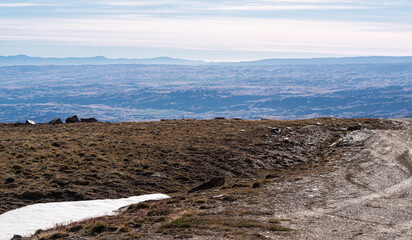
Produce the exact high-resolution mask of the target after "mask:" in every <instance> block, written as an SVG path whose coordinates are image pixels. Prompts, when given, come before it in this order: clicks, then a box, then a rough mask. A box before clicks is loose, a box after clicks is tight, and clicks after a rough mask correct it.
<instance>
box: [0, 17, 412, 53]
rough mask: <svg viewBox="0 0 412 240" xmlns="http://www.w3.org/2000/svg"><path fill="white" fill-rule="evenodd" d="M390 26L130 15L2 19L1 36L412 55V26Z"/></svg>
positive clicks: (87, 42) (68, 41)
mask: <svg viewBox="0 0 412 240" xmlns="http://www.w3.org/2000/svg"><path fill="white" fill-rule="evenodd" d="M28 23H30V24H28ZM389 27H394V28H395V27H396V26H392V25H388V24H376V23H364V22H352V23H348V22H336V21H335V22H332V21H329V22H320V21H293V20H276V19H232V18H214V19H201V18H196V19H193V18H190V19H183V18H170V19H166V20H165V19H158V18H147V17H143V16H141V15H127V16H122V17H119V16H116V17H111V18H108V17H100V18H91V19H87V18H83V19H47V18H45V19H26V20H22V19H14V20H10V19H9V20H5V19H3V20H2V19H0V39H2V40H17V41H18V40H20V41H22V40H25V41H52V42H60V43H62V44H67V45H79V46H80V45H83V46H84V45H89V46H139V47H159V48H177V49H199V50H222V51H251V52H302V53H324V54H343V55H345V54H350V55H353V54H354V55H412V45H411V44H410V43H411V42H412V30H409V31H408V30H406V29H403V30H402V31H390V30H388V29H389ZM377 30H379V31H377Z"/></svg>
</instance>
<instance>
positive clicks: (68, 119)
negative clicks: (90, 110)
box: [66, 115, 80, 123]
mask: <svg viewBox="0 0 412 240" xmlns="http://www.w3.org/2000/svg"><path fill="white" fill-rule="evenodd" d="M78 122H80V120H79V118H78V117H77V116H76V115H73V116H72V117H68V118H66V123H78Z"/></svg>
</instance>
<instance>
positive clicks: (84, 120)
mask: <svg viewBox="0 0 412 240" xmlns="http://www.w3.org/2000/svg"><path fill="white" fill-rule="evenodd" d="M80 122H98V121H97V119H96V118H82V119H80Z"/></svg>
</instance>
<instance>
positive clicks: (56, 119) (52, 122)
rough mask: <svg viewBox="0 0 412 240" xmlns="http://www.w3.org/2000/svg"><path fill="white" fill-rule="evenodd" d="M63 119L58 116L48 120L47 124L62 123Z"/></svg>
mask: <svg viewBox="0 0 412 240" xmlns="http://www.w3.org/2000/svg"><path fill="white" fill-rule="evenodd" d="M62 123H63V121H62V120H61V119H60V118H55V119H53V120H50V122H49V124H62Z"/></svg>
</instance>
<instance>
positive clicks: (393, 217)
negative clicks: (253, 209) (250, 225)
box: [258, 119, 412, 239]
mask: <svg viewBox="0 0 412 240" xmlns="http://www.w3.org/2000/svg"><path fill="white" fill-rule="evenodd" d="M394 121H398V122H401V123H402V124H404V125H405V127H404V129H402V130H367V129H366V130H361V131H354V132H351V133H349V134H348V135H347V136H346V137H344V138H343V139H341V140H340V141H339V143H338V144H336V145H337V147H341V148H342V149H343V151H342V154H341V157H340V158H338V159H335V160H333V161H332V162H331V167H332V168H333V169H334V170H333V171H331V172H329V173H325V174H317V173H316V174H315V173H314V174H312V175H309V176H305V177H303V178H302V179H300V180H298V181H294V182H285V183H275V184H272V185H269V186H267V190H268V191H264V192H262V195H265V196H258V198H262V197H265V198H267V199H268V198H269V199H271V200H270V201H266V202H267V203H268V204H270V205H271V206H272V207H273V208H275V209H274V210H275V212H276V213H275V215H276V217H278V218H284V219H289V220H290V221H285V222H284V225H285V226H288V227H291V228H293V229H295V231H293V233H291V234H288V235H272V236H268V237H269V238H271V239H412V201H411V198H412V177H411V176H412V152H411V151H412V141H411V138H412V124H411V123H412V120H410V119H409V120H406V119H398V120H394ZM266 207H270V206H266Z"/></svg>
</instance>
